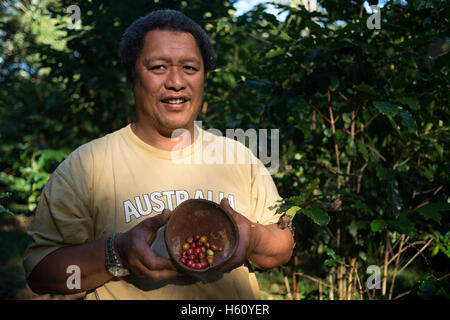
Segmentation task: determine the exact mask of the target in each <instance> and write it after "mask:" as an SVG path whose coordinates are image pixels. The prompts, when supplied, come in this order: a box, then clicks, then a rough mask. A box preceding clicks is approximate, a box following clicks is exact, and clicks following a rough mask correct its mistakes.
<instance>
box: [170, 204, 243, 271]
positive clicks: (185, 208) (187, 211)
mask: <svg viewBox="0 0 450 320" xmlns="http://www.w3.org/2000/svg"><path fill="white" fill-rule="evenodd" d="M197 234H198V235H200V236H201V235H205V236H207V237H208V242H209V243H210V244H215V245H217V246H218V247H219V248H222V250H221V251H216V252H215V255H214V263H213V264H212V265H211V266H208V267H206V268H204V269H191V268H190V267H188V266H186V265H185V264H183V263H181V262H180V261H179V259H180V257H181V254H182V251H183V250H182V246H183V244H184V243H185V242H186V239H187V238H188V237H193V236H194V235H197ZM164 239H165V242H166V247H167V251H168V253H169V256H170V258H171V259H172V261H173V262H174V264H175V266H176V267H177V268H178V269H179V270H180V271H182V272H185V273H205V272H210V271H213V270H216V269H218V268H219V267H221V266H223V265H224V264H225V263H227V261H228V260H229V259H230V258H231V256H232V255H233V254H234V252H235V251H236V248H237V245H238V242H239V231H238V228H237V225H236V223H235V222H234V220H233V218H232V217H231V215H230V214H229V213H228V212H226V211H225V210H223V209H222V208H221V207H220V206H219V205H218V204H217V203H215V202H213V201H209V200H203V199H189V200H186V201H183V202H182V203H181V204H179V205H178V206H177V207H176V208H175V209H174V210H173V212H172V215H171V216H170V218H169V221H168V222H167V225H166V229H165V234H164Z"/></svg>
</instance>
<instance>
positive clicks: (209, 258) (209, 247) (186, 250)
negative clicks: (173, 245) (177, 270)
mask: <svg viewBox="0 0 450 320" xmlns="http://www.w3.org/2000/svg"><path fill="white" fill-rule="evenodd" d="M182 249H183V250H182V252H181V257H180V259H179V261H180V263H183V264H185V265H186V266H188V267H189V268H191V269H198V270H200V269H205V268H208V266H212V265H213V263H214V255H215V251H222V248H219V247H218V246H217V245H216V244H211V243H209V242H208V237H207V236H206V235H202V236H200V235H198V234H196V235H194V236H192V237H187V238H186V242H185V243H183V245H182Z"/></svg>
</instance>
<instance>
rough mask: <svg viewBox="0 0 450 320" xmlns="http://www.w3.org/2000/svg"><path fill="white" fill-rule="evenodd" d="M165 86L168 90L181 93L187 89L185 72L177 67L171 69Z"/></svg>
mask: <svg viewBox="0 0 450 320" xmlns="http://www.w3.org/2000/svg"><path fill="white" fill-rule="evenodd" d="M165 86H166V89H167V90H174V91H180V90H182V89H184V88H186V81H185V79H184V74H183V71H182V70H180V69H179V68H177V67H171V68H169V73H168V75H167V78H166V82H165Z"/></svg>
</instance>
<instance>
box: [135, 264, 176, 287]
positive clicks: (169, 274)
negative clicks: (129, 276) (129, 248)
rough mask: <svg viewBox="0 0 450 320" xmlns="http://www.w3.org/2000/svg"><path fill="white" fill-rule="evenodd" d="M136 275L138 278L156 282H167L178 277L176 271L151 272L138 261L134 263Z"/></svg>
mask: <svg viewBox="0 0 450 320" xmlns="http://www.w3.org/2000/svg"><path fill="white" fill-rule="evenodd" d="M136 274H137V275H138V276H142V277H147V278H150V279H151V280H153V281H157V282H159V281H165V280H169V279H172V278H174V277H176V276H179V275H180V274H179V272H178V271H174V270H167V269H162V270H151V269H149V268H147V267H146V266H145V265H144V264H143V263H141V262H140V261H138V262H137V263H136Z"/></svg>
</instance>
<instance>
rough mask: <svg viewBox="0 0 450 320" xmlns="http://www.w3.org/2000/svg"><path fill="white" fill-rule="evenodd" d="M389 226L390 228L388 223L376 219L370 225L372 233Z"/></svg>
mask: <svg viewBox="0 0 450 320" xmlns="http://www.w3.org/2000/svg"><path fill="white" fill-rule="evenodd" d="M388 226H389V223H388V221H386V220H380V219H375V220H373V221H372V222H371V223H370V230H372V232H377V231H380V230H382V229H385V228H387V227H388Z"/></svg>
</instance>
